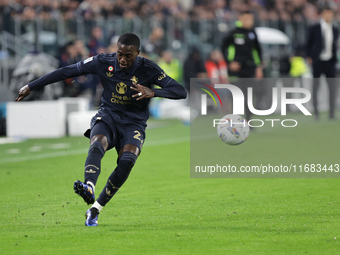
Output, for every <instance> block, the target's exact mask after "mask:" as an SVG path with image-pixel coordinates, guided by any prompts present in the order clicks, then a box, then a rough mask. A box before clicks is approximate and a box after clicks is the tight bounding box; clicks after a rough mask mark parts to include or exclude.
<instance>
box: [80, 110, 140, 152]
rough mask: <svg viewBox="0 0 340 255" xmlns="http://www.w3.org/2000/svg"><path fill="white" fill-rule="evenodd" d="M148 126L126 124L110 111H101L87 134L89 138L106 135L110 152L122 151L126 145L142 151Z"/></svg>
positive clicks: (94, 118) (93, 120)
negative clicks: (113, 149) (113, 150)
mask: <svg viewBox="0 0 340 255" xmlns="http://www.w3.org/2000/svg"><path fill="white" fill-rule="evenodd" d="M145 128H146V125H141V124H139V123H132V122H126V121H123V120H121V119H120V117H119V116H118V115H116V114H114V113H110V111H109V110H103V109H101V110H100V111H99V112H98V113H97V114H96V115H95V116H94V117H93V118H92V120H91V128H90V129H88V130H87V131H86V132H85V134H84V135H85V136H86V137H87V138H90V139H91V138H92V137H93V136H95V135H99V134H102V135H105V136H106V137H107V139H108V144H109V145H108V150H110V149H112V148H114V147H115V148H116V150H117V152H118V153H119V151H120V149H122V148H123V147H124V145H126V144H132V145H135V146H137V147H138V148H139V150H141V149H142V147H143V143H144V140H145Z"/></svg>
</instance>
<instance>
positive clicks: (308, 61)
mask: <svg viewBox="0 0 340 255" xmlns="http://www.w3.org/2000/svg"><path fill="white" fill-rule="evenodd" d="M307 63H308V64H309V65H310V66H312V65H313V59H312V58H307Z"/></svg>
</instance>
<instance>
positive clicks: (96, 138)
mask: <svg viewBox="0 0 340 255" xmlns="http://www.w3.org/2000/svg"><path fill="white" fill-rule="evenodd" d="M95 142H99V143H101V145H102V147H103V149H104V151H106V150H107V148H108V146H109V143H108V141H107V137H106V136H105V135H95V136H93V137H92V138H91V146H92V145H93V144H94V143H95Z"/></svg>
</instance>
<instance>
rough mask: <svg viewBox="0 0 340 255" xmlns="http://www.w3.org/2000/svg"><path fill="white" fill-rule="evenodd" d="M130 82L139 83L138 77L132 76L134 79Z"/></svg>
mask: <svg viewBox="0 0 340 255" xmlns="http://www.w3.org/2000/svg"><path fill="white" fill-rule="evenodd" d="M130 80H131V81H132V82H133V83H135V84H137V83H138V78H137V77H136V76H132V78H131V79H130Z"/></svg>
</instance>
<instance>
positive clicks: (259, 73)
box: [255, 66, 263, 79]
mask: <svg viewBox="0 0 340 255" xmlns="http://www.w3.org/2000/svg"><path fill="white" fill-rule="evenodd" d="M255 78H256V79H262V78H263V69H262V67H260V66H259V67H257V68H256V71H255Z"/></svg>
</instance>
